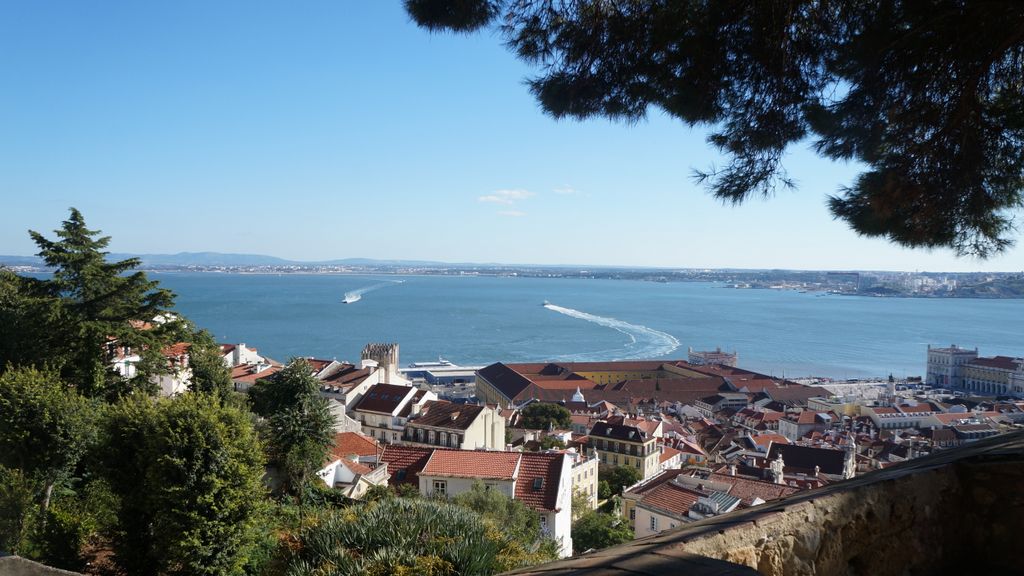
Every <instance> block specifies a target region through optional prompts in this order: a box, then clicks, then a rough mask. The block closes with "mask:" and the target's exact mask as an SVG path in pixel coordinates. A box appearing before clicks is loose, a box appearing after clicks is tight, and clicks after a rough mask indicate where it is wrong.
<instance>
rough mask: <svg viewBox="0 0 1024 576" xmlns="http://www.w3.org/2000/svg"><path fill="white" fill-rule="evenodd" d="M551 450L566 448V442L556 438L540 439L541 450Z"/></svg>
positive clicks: (546, 437)
mask: <svg viewBox="0 0 1024 576" xmlns="http://www.w3.org/2000/svg"><path fill="white" fill-rule="evenodd" d="M551 448H565V442H562V440H561V439H559V438H556V437H555V436H545V437H543V438H541V439H540V449H541V450H549V449H551Z"/></svg>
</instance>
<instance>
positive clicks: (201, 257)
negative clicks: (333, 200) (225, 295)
mask: <svg viewBox="0 0 1024 576" xmlns="http://www.w3.org/2000/svg"><path fill="white" fill-rule="evenodd" d="M125 258H139V259H140V260H142V265H143V266H144V267H150V266H153V267H161V266H168V267H170V266H445V265H447V264H445V263H444V262H436V261H426V260H374V259H372V258H342V259H336V260H315V261H304V260H287V259H285V258H278V257H276V256H266V255H263V254H228V253H223V252H179V253H177V254H125V253H111V254H110V255H109V259H111V260H124V259H125ZM0 265H7V266H42V265H43V261H42V260H41V259H40V258H39V257H38V256H9V255H0Z"/></svg>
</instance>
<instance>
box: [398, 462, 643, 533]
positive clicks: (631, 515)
mask: <svg viewBox="0 0 1024 576" xmlns="http://www.w3.org/2000/svg"><path fill="white" fill-rule="evenodd" d="M403 472H404V470H403ZM635 520H636V508H633V509H631V510H630V511H629V521H630V522H633V521H635Z"/></svg>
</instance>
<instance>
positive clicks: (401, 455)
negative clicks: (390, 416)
mask: <svg viewBox="0 0 1024 576" xmlns="http://www.w3.org/2000/svg"><path fill="white" fill-rule="evenodd" d="M381 461H382V462H385V463H387V464H388V469H389V471H390V474H391V478H392V483H406V484H410V485H413V486H416V488H417V489H418V490H419V492H420V494H422V495H424V496H434V497H440V496H456V495H458V494H462V493H464V492H468V491H469V490H472V489H473V485H474V484H475V483H476V482H480V483H482V484H483V485H484V487H485V488H486V489H488V490H498V491H500V492H501V493H502V494H505V495H506V496H509V497H510V498H513V499H515V500H519V501H520V502H522V503H523V504H525V505H526V506H527V507H529V508H530V509H532V510H534V511H536V512H537V514H538V517H539V520H540V527H541V531H542V533H544V534H545V535H547V536H549V537H551V538H553V539H555V540H556V541H557V542H558V544H559V555H560V556H561V557H563V558H564V557H567V556H570V555H571V554H572V534H571V530H572V462H571V459H570V457H569V455H567V454H565V453H562V452H554V453H549V452H489V451H477V450H450V449H444V448H427V447H420V446H395V445H391V446H386V447H385V448H384V452H383V453H382V454H381Z"/></svg>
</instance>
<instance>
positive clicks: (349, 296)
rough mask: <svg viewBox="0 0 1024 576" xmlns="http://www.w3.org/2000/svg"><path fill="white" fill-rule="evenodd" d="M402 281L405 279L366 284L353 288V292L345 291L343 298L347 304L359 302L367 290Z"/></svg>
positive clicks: (378, 288)
mask: <svg viewBox="0 0 1024 576" xmlns="http://www.w3.org/2000/svg"><path fill="white" fill-rule="evenodd" d="M402 282H405V280H385V281H384V282H378V283H377V284H371V285H370V286H364V287H362V288H358V289H356V290H352V291H351V292H345V298H344V299H343V300H342V302H344V303H346V304H351V303H353V302H358V301H359V300H360V299H362V297H363V294H366V293H367V292H373V291H374V290H380V289H381V288H386V287H388V286H394V285H395V284H401V283H402Z"/></svg>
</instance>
